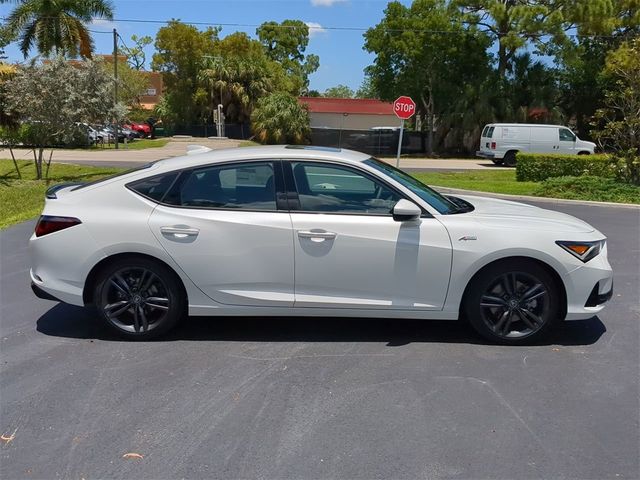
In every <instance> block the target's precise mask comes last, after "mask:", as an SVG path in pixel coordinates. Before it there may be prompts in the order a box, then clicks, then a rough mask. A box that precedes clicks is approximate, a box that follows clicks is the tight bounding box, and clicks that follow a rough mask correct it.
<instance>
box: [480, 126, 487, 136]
mask: <svg viewBox="0 0 640 480" xmlns="http://www.w3.org/2000/svg"><path fill="white" fill-rule="evenodd" d="M488 130H489V125H486V126H485V127H484V128H483V129H482V135H481V136H482V137H486V136H487V131H488Z"/></svg>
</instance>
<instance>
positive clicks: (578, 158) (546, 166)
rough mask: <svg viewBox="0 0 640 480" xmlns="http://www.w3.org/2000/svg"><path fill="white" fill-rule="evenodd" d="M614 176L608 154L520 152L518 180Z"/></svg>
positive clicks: (517, 163)
mask: <svg viewBox="0 0 640 480" xmlns="http://www.w3.org/2000/svg"><path fill="white" fill-rule="evenodd" d="M583 175H589V176H592V177H609V178H610V177H614V176H615V171H614V169H613V168H612V166H611V163H610V161H609V156H608V155H552V154H539V153H535V154H534V153H518V154H517V156H516V180H518V181H519V182H525V181H530V182H541V181H543V180H546V179H547V178H555V177H581V176H583Z"/></svg>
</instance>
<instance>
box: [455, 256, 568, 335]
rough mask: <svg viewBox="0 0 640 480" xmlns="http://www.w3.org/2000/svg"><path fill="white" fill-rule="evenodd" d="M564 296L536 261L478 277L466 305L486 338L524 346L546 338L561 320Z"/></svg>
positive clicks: (509, 263)
mask: <svg viewBox="0 0 640 480" xmlns="http://www.w3.org/2000/svg"><path fill="white" fill-rule="evenodd" d="M559 305H560V297H559V292H558V288H557V286H556V282H555V280H554V279H553V277H552V276H551V275H550V274H549V273H548V272H547V271H546V270H545V269H544V268H542V267H541V266H540V265H538V264H536V263H535V262H532V261H527V260H520V261H516V260H514V261H507V262H503V263H498V264H496V265H493V266H491V267H489V268H487V269H486V270H484V271H482V272H481V273H480V274H479V275H478V276H477V277H476V278H474V279H473V280H472V282H471V284H470V285H469V287H468V289H467V293H466V296H465V299H464V303H463V309H464V313H465V315H466V317H467V319H468V320H469V322H470V323H471V325H472V326H473V328H474V329H475V330H476V331H477V332H478V333H479V334H480V335H482V336H483V337H484V338H486V339H488V340H490V341H493V342H496V343H503V344H513V345H517V344H522V343H529V342H535V341H538V340H540V339H541V338H543V337H544V336H545V335H546V334H548V332H549V331H550V330H551V329H552V328H553V326H554V324H555V323H556V322H557V321H558V315H559V311H560V309H559Z"/></svg>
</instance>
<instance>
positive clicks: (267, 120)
mask: <svg viewBox="0 0 640 480" xmlns="http://www.w3.org/2000/svg"><path fill="white" fill-rule="evenodd" d="M251 123H252V127H253V132H254V134H255V137H256V139H257V140H259V141H260V142H261V143H268V144H282V143H294V144H301V143H308V140H309V135H310V133H311V130H310V128H309V112H308V111H307V109H306V107H305V106H302V105H300V104H299V103H298V100H297V98H295V97H293V96H291V95H289V94H287V93H282V92H280V93H273V94H271V95H269V96H267V97H265V98H263V99H261V100H260V101H258V105H257V107H256V109H255V110H254V112H253V115H252V116H251Z"/></svg>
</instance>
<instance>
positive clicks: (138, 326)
mask: <svg viewBox="0 0 640 480" xmlns="http://www.w3.org/2000/svg"><path fill="white" fill-rule="evenodd" d="M182 291H183V289H182V285H180V282H179V280H178V279H177V278H176V276H175V274H174V273H173V272H171V271H170V270H169V269H168V268H167V267H165V266H163V265H161V264H159V263H157V262H154V261H153V260H149V259H146V258H137V259H136V258H124V259H121V260H118V261H116V262H114V263H113V264H111V265H109V266H108V267H107V268H105V269H104V270H102V272H100V274H99V276H98V279H97V282H96V287H95V289H94V305H95V306H96V308H97V310H98V313H99V315H100V317H101V318H102V319H103V320H104V321H105V323H106V324H107V325H108V326H109V328H111V329H112V330H114V331H115V332H116V333H117V334H119V335H120V336H123V337H126V338H130V339H140V340H147V339H151V338H155V337H158V336H160V335H162V334H164V333H166V332H168V331H169V330H170V329H171V328H173V327H174V326H175V325H176V323H177V322H178V320H180V318H181V317H182V316H183V314H184V312H185V298H184V295H183V294H182Z"/></svg>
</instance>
